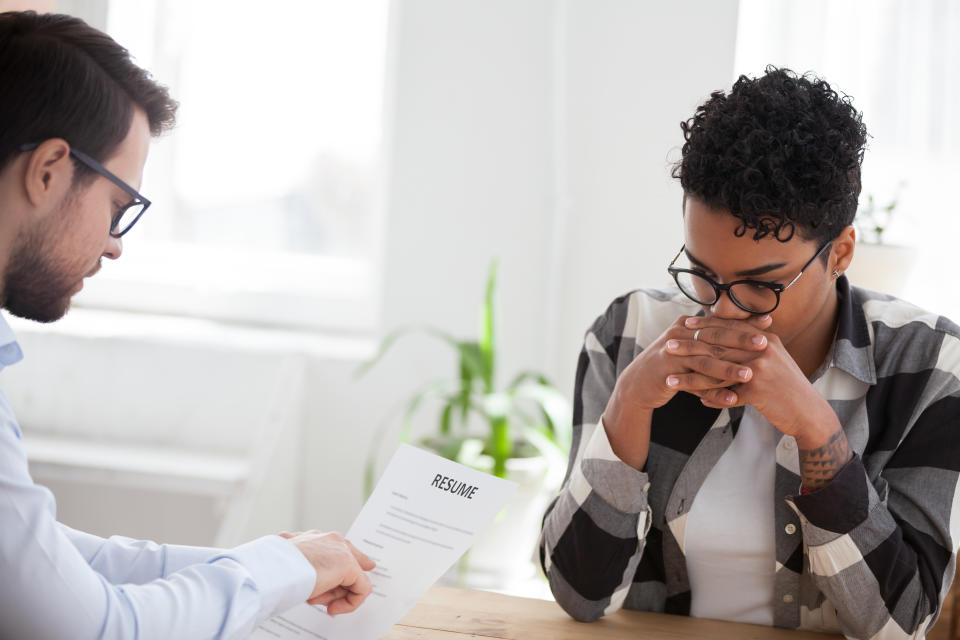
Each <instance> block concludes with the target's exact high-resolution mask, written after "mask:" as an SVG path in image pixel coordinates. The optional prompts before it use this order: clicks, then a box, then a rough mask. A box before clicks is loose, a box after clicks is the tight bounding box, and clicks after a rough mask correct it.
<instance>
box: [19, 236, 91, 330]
mask: <svg viewBox="0 0 960 640" xmlns="http://www.w3.org/2000/svg"><path fill="white" fill-rule="evenodd" d="M47 228H49V227H47ZM50 240H51V239H49V238H47V237H45V236H44V235H43V234H41V233H38V231H37V230H35V229H31V230H30V231H27V232H24V233H22V234H21V237H20V238H19V239H18V242H17V247H16V249H15V250H14V252H13V253H12V254H11V257H10V261H9V262H8V263H7V270H6V274H5V277H4V280H3V289H4V290H3V307H5V308H6V309H7V310H8V311H9V312H10V313H12V314H13V315H15V316H19V317H21V318H26V319H27V320H36V321H37V322H54V321H56V320H59V319H60V318H62V317H63V316H64V314H65V313H66V312H67V310H68V309H69V308H70V298H71V295H72V293H73V290H74V288H75V287H76V285H77V284H78V282H77V281H76V280H71V278H72V276H70V275H67V274H70V273H76V269H70V268H67V265H63V264H60V265H58V264H56V263H54V262H53V261H52V259H51V256H53V251H52V249H53V247H52V246H51V244H52V242H50Z"/></svg>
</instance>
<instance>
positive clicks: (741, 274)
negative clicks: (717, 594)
mask: <svg viewBox="0 0 960 640" xmlns="http://www.w3.org/2000/svg"><path fill="white" fill-rule="evenodd" d="M683 251H684V253H686V254H687V258H688V259H689V260H690V262H692V263H694V264H696V265H698V266H700V267H702V268H703V269H706V270H707V271H712V269H710V267H708V266H707V265H706V264H704V263H703V262H702V261H700V260H698V259H697V258H696V257H695V256H694V255H693V254H692V253H690V250H689V249H687V248H686V247H684V249H683ZM785 266H787V263H786V262H776V263H773V264H766V265H764V266H762V267H756V268H755V269H745V270H743V271H737V272H736V273H735V274H734V275H735V276H737V277H738V278H750V277H752V276H762V275H763V274H765V273H770V272H771V271H776V270H777V269H782V268H784V267H785Z"/></svg>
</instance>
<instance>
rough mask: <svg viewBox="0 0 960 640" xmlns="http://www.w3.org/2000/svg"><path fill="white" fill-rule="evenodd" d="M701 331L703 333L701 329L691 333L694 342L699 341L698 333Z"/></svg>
mask: <svg viewBox="0 0 960 640" xmlns="http://www.w3.org/2000/svg"><path fill="white" fill-rule="evenodd" d="M701 331H703V329H697V330H696V331H694V332H693V339H694V340H699V339H700V332H701Z"/></svg>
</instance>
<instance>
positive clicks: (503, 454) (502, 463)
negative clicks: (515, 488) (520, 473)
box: [490, 418, 511, 478]
mask: <svg viewBox="0 0 960 640" xmlns="http://www.w3.org/2000/svg"><path fill="white" fill-rule="evenodd" d="M490 440H491V442H490V450H491V454H492V456H493V475H495V476H497V477H498V478H505V477H506V475H507V459H508V458H509V457H510V453H511V446H510V444H511V443H510V425H509V424H508V423H507V419H506V418H493V419H492V420H491V421H490Z"/></svg>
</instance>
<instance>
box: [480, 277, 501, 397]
mask: <svg viewBox="0 0 960 640" xmlns="http://www.w3.org/2000/svg"><path fill="white" fill-rule="evenodd" d="M498 264H499V263H498V261H497V260H496V259H494V260H493V261H491V262H490V271H489V273H488V275H487V291H486V295H484V298H483V307H482V310H481V315H480V338H479V340H478V347H479V351H480V357H481V362H482V364H483V373H484V374H485V375H484V377H483V382H484V385H485V388H486V391H487V392H488V393H489V392H490V391H493V385H494V364H495V356H496V348H495V335H494V322H495V315H494V294H495V292H496V288H497V268H498Z"/></svg>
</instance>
